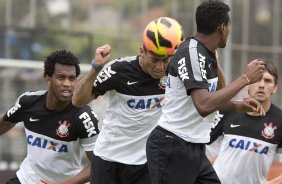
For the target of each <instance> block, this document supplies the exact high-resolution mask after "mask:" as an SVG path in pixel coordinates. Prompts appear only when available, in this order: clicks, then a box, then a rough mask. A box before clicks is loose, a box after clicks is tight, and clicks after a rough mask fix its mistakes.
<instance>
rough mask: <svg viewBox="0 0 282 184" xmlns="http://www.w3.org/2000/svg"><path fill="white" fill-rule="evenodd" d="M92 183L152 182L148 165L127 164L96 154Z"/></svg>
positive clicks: (134, 183)
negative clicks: (105, 158)
mask: <svg viewBox="0 0 282 184" xmlns="http://www.w3.org/2000/svg"><path fill="white" fill-rule="evenodd" d="M90 183H91V184H151V180H150V176H149V172H148V165H147V163H146V164H144V165H126V164H122V163H117V162H109V161H106V160H103V159H101V158H100V157H97V156H94V157H93V159H92V163H91V180H90Z"/></svg>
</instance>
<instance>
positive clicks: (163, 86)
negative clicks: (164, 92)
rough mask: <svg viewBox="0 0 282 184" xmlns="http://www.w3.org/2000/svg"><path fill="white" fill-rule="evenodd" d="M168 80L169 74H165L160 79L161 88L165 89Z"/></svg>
mask: <svg viewBox="0 0 282 184" xmlns="http://www.w3.org/2000/svg"><path fill="white" fill-rule="evenodd" d="M166 82H167V76H163V77H162V78H161V79H160V83H159V86H160V89H165V86H166Z"/></svg>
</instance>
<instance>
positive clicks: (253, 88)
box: [249, 71, 277, 103]
mask: <svg viewBox="0 0 282 184" xmlns="http://www.w3.org/2000/svg"><path fill="white" fill-rule="evenodd" d="M276 91H277V84H276V83H275V79H274V77H273V76H272V75H271V74H270V73H269V72H267V71H266V72H264V74H263V77H262V79H261V80H260V81H259V82H256V83H254V84H251V85H250V86H249V95H250V96H251V97H253V98H255V99H256V100H257V101H259V102H260V103H264V102H270V100H271V99H270V98H271V95H272V94H274V93H276Z"/></svg>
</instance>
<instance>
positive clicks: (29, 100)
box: [17, 90, 47, 105]
mask: <svg viewBox="0 0 282 184" xmlns="http://www.w3.org/2000/svg"><path fill="white" fill-rule="evenodd" d="M46 93H47V91H46V90H41V91H27V92H24V93H23V94H21V95H20V96H19V97H18V99H17V102H18V103H20V104H24V105H28V104H34V103H35V102H36V101H38V100H41V99H42V96H44V95H45V94H46Z"/></svg>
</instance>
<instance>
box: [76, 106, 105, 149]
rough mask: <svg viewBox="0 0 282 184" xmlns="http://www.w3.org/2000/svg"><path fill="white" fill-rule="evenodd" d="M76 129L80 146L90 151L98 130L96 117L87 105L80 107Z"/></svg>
mask: <svg viewBox="0 0 282 184" xmlns="http://www.w3.org/2000/svg"><path fill="white" fill-rule="evenodd" d="M77 130H78V137H79V139H80V142H81V146H82V148H83V149H84V150H85V151H92V150H93V149H94V145H95V142H96V139H97V136H98V134H99V132H100V130H99V127H98V117H97V115H96V114H95V113H94V111H92V110H91V108H90V107H89V106H86V107H84V108H81V109H80V112H79V115H78V127H77Z"/></svg>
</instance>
